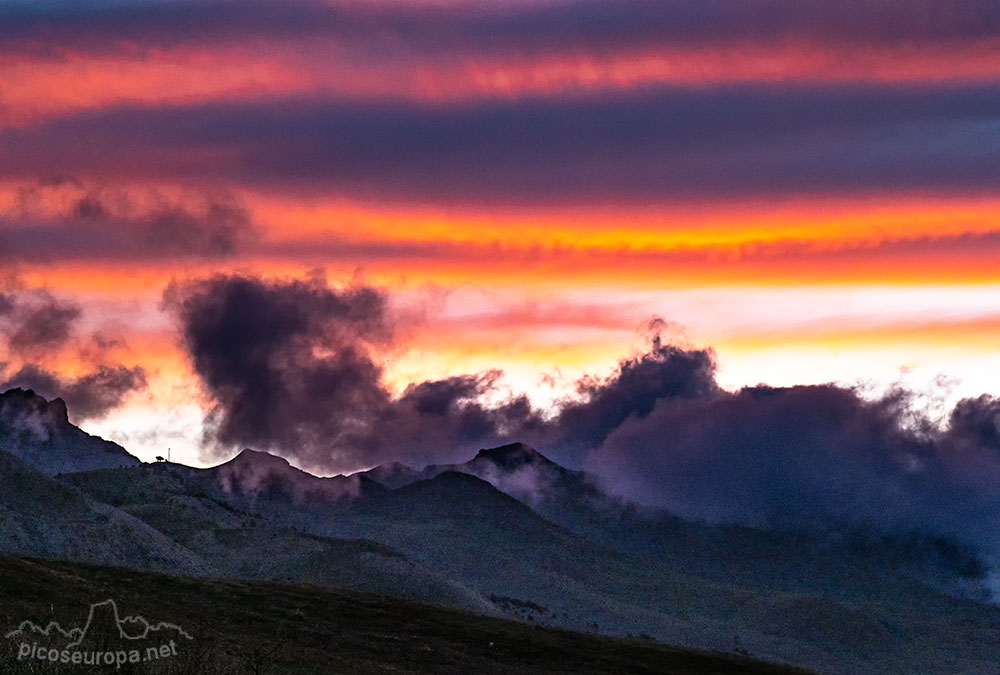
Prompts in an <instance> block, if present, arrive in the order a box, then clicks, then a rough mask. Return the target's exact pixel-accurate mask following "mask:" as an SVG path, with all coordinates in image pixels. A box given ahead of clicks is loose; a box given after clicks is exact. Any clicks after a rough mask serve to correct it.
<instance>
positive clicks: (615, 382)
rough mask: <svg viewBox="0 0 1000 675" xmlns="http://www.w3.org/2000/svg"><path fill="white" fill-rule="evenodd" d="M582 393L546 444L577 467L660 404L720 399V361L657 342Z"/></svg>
mask: <svg viewBox="0 0 1000 675" xmlns="http://www.w3.org/2000/svg"><path fill="white" fill-rule="evenodd" d="M579 393H580V394H581V395H582V399H581V400H580V401H576V402H571V403H567V404H564V405H563V406H562V408H561V410H560V411H559V415H558V416H557V417H556V418H555V419H554V420H553V421H552V422H551V423H550V424H549V425H547V427H546V432H547V433H548V434H550V435H549V436H548V438H546V439H545V440H544V441H543V443H545V444H546V445H550V446H552V447H555V448H558V450H559V452H560V454H561V455H562V458H563V460H564V461H565V460H567V459H570V460H571V461H573V463H578V462H579V461H580V459H581V456H582V455H584V454H585V453H586V452H587V451H589V450H592V449H593V448H596V447H600V446H601V445H602V444H603V442H604V440H605V439H606V438H607V437H608V435H609V434H610V433H612V432H613V431H614V430H615V429H617V428H618V427H620V426H621V425H622V424H623V423H624V422H625V421H626V420H629V419H633V418H639V419H641V418H644V417H646V416H647V415H649V414H650V413H651V412H652V410H653V408H654V407H655V406H656V405H657V403H659V402H660V401H663V400H678V399H680V400H685V399H711V398H713V397H714V396H716V395H717V394H718V393H720V389H719V387H718V385H717V384H716V383H715V355H714V354H713V353H712V352H711V351H710V350H704V349H684V348H682V347H678V346H676V345H672V344H666V343H664V342H662V340H661V338H660V337H659V336H654V337H653V340H652V345H651V347H650V349H649V351H647V352H646V353H644V354H641V355H639V356H636V357H634V358H630V359H625V360H623V361H622V362H621V363H620V364H619V365H618V369H617V370H616V371H615V373H614V374H613V375H611V376H610V377H608V378H606V379H594V378H585V379H584V380H582V381H581V382H580V385H579Z"/></svg>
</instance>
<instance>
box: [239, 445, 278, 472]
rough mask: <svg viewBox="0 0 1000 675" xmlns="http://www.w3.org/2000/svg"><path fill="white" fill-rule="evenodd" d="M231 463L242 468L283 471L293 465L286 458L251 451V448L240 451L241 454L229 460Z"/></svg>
mask: <svg viewBox="0 0 1000 675" xmlns="http://www.w3.org/2000/svg"><path fill="white" fill-rule="evenodd" d="M229 463H230V464H237V465H241V466H255V467H269V468H274V469H283V468H285V467H290V466H291V464H289V463H288V460H287V459H285V458H284V457H279V456H278V455H272V454H271V453H269V452H262V451H260V450H251V449H250V448H244V449H243V450H242V451H240V454H238V455H236V456H235V457H233V458H232V459H231V460H229Z"/></svg>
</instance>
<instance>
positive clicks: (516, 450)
mask: <svg viewBox="0 0 1000 675" xmlns="http://www.w3.org/2000/svg"><path fill="white" fill-rule="evenodd" d="M481 460H485V461H488V462H491V463H493V464H495V465H496V466H498V467H500V468H502V469H508V470H510V469H517V468H518V467H521V466H524V465H526V464H535V465H537V464H553V462H552V461H551V460H550V459H548V458H547V457H545V455H543V454H542V453H540V452H538V451H537V450H535V449H534V448H533V447H531V446H530V445H525V444H524V443H508V444H507V445H501V446H500V447H498V448H489V449H483V450H480V451H479V453H478V454H476V458H475V460H473V461H481Z"/></svg>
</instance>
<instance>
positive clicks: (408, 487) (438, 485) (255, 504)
mask: <svg viewBox="0 0 1000 675" xmlns="http://www.w3.org/2000/svg"><path fill="white" fill-rule="evenodd" d="M0 480H2V484H3V490H2V492H0V551H2V552H6V553H14V554H24V555H31V556H37V557H46V558H59V559H69V560H77V561H83V562H91V563H100V564H110V565H121V566H126V567H133V568H143V569H153V570H160V571H167V572H171V573H174V574H181V575H187V576H191V577H225V578H232V579H269V580H287V581H304V582H309V583H313V584H319V585H323V586H329V587H335V588H344V589H353V590H360V591H372V592H378V593H383V594H389V595H394V596H398V597H402V598H407V599H411V600H417V601H420V602H425V603H431V604H436V605H442V606H448V607H454V608H458V609H462V610H465V611H471V612H475V613H478V614H484V615H491V616H498V617H508V618H514V619H518V620H522V621H527V622H533V623H535V624H538V625H545V626H554V627H561V628H570V629H575V630H584V631H589V632H595V633H605V634H610V635H622V636H626V635H631V636H643V637H647V638H652V639H655V640H658V641H662V642H666V643H670V644H678V645H685V646H691V647H699V648H706V649H711V650H718V651H739V652H741V653H749V654H752V655H754V656H756V657H759V658H762V659H766V660H770V661H775V662H783V663H789V664H794V665H800V666H804V667H808V668H811V669H814V670H816V671H819V672H825V673H851V674H856V673H917V672H919V673H928V672H933V673H942V674H943V673H963V674H964V673H995V672H996V669H997V664H998V663H1000V609H998V608H996V607H995V606H993V605H992V604H990V602H989V598H988V597H986V596H985V595H981V594H979V593H980V590H979V589H981V588H983V587H984V582H985V580H986V575H987V574H988V570H987V569H986V566H985V565H984V563H983V561H981V560H979V559H978V558H977V557H976V556H975V554H974V553H973V552H969V551H966V550H965V549H963V548H962V547H960V546H957V545H955V544H953V543H951V542H948V541H943V540H940V539H929V538H924V537H918V536H916V535H914V536H908V537H902V536H898V537H895V538H891V537H886V536H882V535H878V534H876V533H872V532H862V531H856V530H842V529H831V531H830V532H828V533H819V534H817V533H816V532H811V533H810V532H801V531H763V530H755V529H751V528H745V527H735V526H720V525H710V524H706V523H698V522H689V521H685V520H682V519H680V518H677V517H675V516H673V515H671V514H669V513H664V512H655V511H648V510H644V509H641V508H639V507H637V506H636V505H634V504H630V503H627V502H624V501H622V500H620V499H618V498H615V497H612V496H610V495H607V494H605V493H604V492H603V491H602V490H601V489H600V487H599V485H598V484H597V483H596V482H594V481H593V480H592V479H591V478H590V477H589V476H588V475H586V474H584V473H581V472H578V471H573V470H570V469H567V468H565V467H562V466H560V465H559V464H557V463H555V462H553V461H551V460H549V459H548V458H546V457H545V456H544V455H543V454H542V453H540V452H538V451H537V450H535V449H533V448H531V447H528V446H526V445H523V444H519V443H514V444H510V445H505V446H502V447H498V448H492V449H483V450H481V451H480V452H479V453H478V454H477V455H476V456H475V457H473V458H471V459H470V460H469V461H467V462H465V463H459V464H451V465H432V466H428V467H425V468H419V469H418V468H412V467H408V466H406V465H403V464H399V463H392V464H387V465H383V466H379V467H375V468H373V469H371V470H369V471H365V472H361V473H356V474H353V475H349V476H335V477H327V478H323V477H317V476H313V475H311V474H309V473H306V472H304V471H302V470H300V469H297V468H295V467H293V466H292V465H291V464H289V463H288V462H287V461H286V460H285V459H283V458H280V457H276V456H274V455H270V454H267V453H263V452H255V451H252V450H244V451H243V452H241V453H240V454H239V455H237V456H236V457H235V458H234V459H232V460H230V461H229V462H226V463H224V464H221V465H219V466H216V467H213V468H208V469H197V468H193V467H187V466H183V465H179V464H173V463H169V462H158V463H155V464H144V463H142V462H140V461H139V460H137V459H136V458H134V457H132V456H131V455H128V453H127V452H126V451H125V450H124V449H123V448H121V447H120V446H117V445H115V444H113V443H108V442H106V441H103V440H101V439H97V438H95V437H92V436H89V435H87V434H85V433H84V432H83V431H81V430H80V429H78V428H76V427H74V426H73V425H72V424H70V423H69V421H68V419H67V416H66V409H65V405H63V404H62V402H61V401H59V400H54V401H46V400H45V399H43V398H41V397H39V396H37V395H35V394H34V393H33V392H30V391H23V390H11V391H8V392H6V393H4V394H2V395H0Z"/></svg>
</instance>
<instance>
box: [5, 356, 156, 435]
mask: <svg viewBox="0 0 1000 675" xmlns="http://www.w3.org/2000/svg"><path fill="white" fill-rule="evenodd" d="M14 387H21V388H22V389H32V390H34V391H35V393H36V394H39V395H40V396H42V397H44V398H47V399H53V398H61V399H62V400H63V401H64V402H65V403H66V408H67V410H68V412H69V416H70V419H71V420H73V421H74V422H76V423H80V422H84V421H86V420H91V419H100V418H102V417H104V416H105V415H107V414H108V413H109V412H111V411H112V410H114V409H115V408H117V407H118V406H120V405H121V404H122V403H123V402H124V401H125V398H126V396H127V395H129V394H131V393H132V392H134V391H138V390H140V389H143V388H145V387H146V372H145V370H144V369H142V368H140V367H138V366H137V367H133V368H127V367H125V366H121V365H118V366H107V365H103V366H99V367H98V368H97V369H96V370H94V371H92V372H89V373H87V374H85V375H81V376H80V377H76V378H61V377H59V376H58V375H56V374H54V373H51V372H49V371H47V370H45V369H44V368H43V367H41V366H39V365H36V364H27V365H25V366H23V367H22V368H21V369H20V370H18V371H17V372H16V373H14V374H13V375H11V376H9V377H8V378H7V379H6V381H4V382H3V384H0V391H6V390H7V389H12V388H14Z"/></svg>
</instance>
